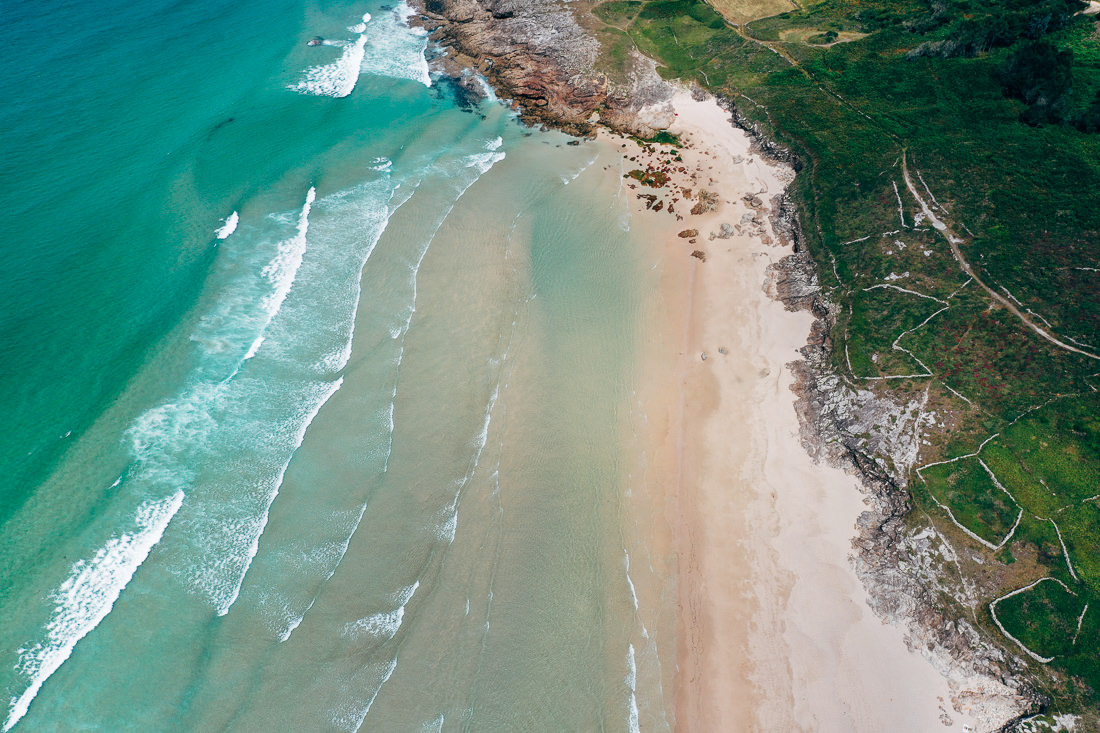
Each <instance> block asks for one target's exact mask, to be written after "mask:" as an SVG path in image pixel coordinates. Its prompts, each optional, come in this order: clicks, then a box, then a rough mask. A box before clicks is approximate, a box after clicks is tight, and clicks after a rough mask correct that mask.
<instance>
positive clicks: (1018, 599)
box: [994, 579, 1085, 658]
mask: <svg viewBox="0 0 1100 733" xmlns="http://www.w3.org/2000/svg"><path fill="white" fill-rule="evenodd" d="M1084 606H1085V603H1084V601H1082V600H1081V599H1080V598H1079V597H1078V596H1075V595H1073V594H1072V593H1071V592H1069V591H1067V590H1066V589H1065V588H1063V587H1062V585H1061V584H1060V583H1058V582H1056V581H1054V580H1049V579H1048V580H1045V581H1044V582H1041V583H1038V584H1036V585H1035V586H1033V587H1032V588H1030V589H1028V590H1026V591H1024V592H1023V593H1017V594H1016V595H1014V596H1011V597H1010V598H1005V599H1004V600H1001V601H999V602H998V603H997V604H996V606H995V611H994V613H996V618H997V620H999V621H1000V622H1001V625H1002V626H1004V628H1005V631H1007V632H1008V633H1009V634H1011V635H1012V636H1014V637H1015V638H1016V639H1017V640H1019V641H1020V642H1021V643H1022V644H1023V645H1024V646H1026V647H1027V648H1028V649H1030V650H1031V651H1032V652H1034V653H1036V654H1038V655H1039V656H1042V657H1046V658H1051V657H1060V656H1065V655H1066V654H1068V653H1071V652H1073V651H1074V644H1073V640H1074V637H1075V636H1076V634H1077V619H1078V618H1079V617H1080V615H1081V611H1082V610H1083V609H1084Z"/></svg>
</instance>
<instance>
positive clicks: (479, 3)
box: [415, 0, 673, 137]
mask: <svg viewBox="0 0 1100 733" xmlns="http://www.w3.org/2000/svg"><path fill="white" fill-rule="evenodd" d="M415 4H416V5H418V7H419V9H420V10H421V11H422V12H423V14H424V25H425V27H427V28H428V29H429V30H430V31H432V39H433V40H434V41H436V42H437V43H438V44H440V46H442V47H443V48H444V49H446V50H447V53H448V57H447V58H446V59H445V60H444V61H443V65H444V67H445V68H449V69H451V70H452V71H454V72H455V75H456V76H458V77H460V79H461V78H463V72H464V71H469V70H473V71H477V72H479V73H480V74H481V75H483V76H484V77H485V78H486V79H488V80H489V82H490V83H491V84H492V86H493V88H494V89H496V90H497V91H498V93H499V94H500V96H502V97H504V98H507V99H510V100H512V101H513V103H514V104H515V105H516V107H517V108H518V109H519V111H520V115H521V117H522V119H523V120H524V121H526V122H528V123H543V124H547V125H550V126H553V127H556V128H559V129H563V130H566V131H567V132H572V133H574V134H577V135H581V136H587V135H591V134H592V133H593V132H594V130H595V125H596V124H597V123H599V124H602V125H606V126H607V127H610V128H612V129H614V130H617V131H620V132H625V133H629V134H633V135H637V136H639V137H652V136H653V135H654V134H655V133H656V132H657V131H658V130H662V129H665V128H667V127H668V126H669V125H670V124H671V123H672V115H673V112H672V107H671V106H670V105H669V104H668V101H669V99H670V98H671V97H672V88H671V87H670V86H669V85H668V84H666V83H665V82H664V81H662V79H661V78H660V77H659V76H658V75H657V73H656V70H655V65H654V63H653V61H651V60H650V59H647V58H645V57H644V56H642V55H640V54H634V55H633V56H632V57H631V58H630V60H629V69H628V72H627V74H626V78H625V80H620V81H618V82H614V81H612V80H611V79H610V78H609V77H608V75H607V74H605V73H603V72H602V71H600V70H599V68H598V60H599V55H600V44H599V42H598V41H597V40H596V39H595V38H594V37H593V35H592V34H591V33H590V32H589V31H588V30H586V29H585V28H583V27H582V26H581V25H580V24H579V23H578V22H577V18H576V16H575V15H574V13H573V11H572V10H571V9H570V8H569V6H568V3H562V2H559V1H558V0H415ZM466 78H467V79H468V77H466Z"/></svg>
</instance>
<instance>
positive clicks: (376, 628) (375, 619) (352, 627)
mask: <svg viewBox="0 0 1100 733" xmlns="http://www.w3.org/2000/svg"><path fill="white" fill-rule="evenodd" d="M404 618H405V607H404V606H401V607H400V608H397V609H394V610H393V611H386V612H385V613H376V614H374V615H373V616H367V617H365V618H361V619H359V620H358V621H353V622H352V623H350V624H348V625H347V626H346V627H345V628H344V635H345V636H360V635H363V634H366V635H369V636H381V637H384V638H386V639H392V638H393V637H394V635H395V634H397V630H398V629H400V628H401V622H402V620H403V619H404Z"/></svg>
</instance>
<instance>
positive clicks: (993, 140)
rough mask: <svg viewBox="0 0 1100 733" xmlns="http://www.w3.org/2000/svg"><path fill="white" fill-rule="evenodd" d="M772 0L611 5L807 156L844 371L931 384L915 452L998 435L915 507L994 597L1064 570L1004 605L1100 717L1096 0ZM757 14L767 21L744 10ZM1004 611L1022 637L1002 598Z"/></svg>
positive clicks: (925, 456)
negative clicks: (804, 0) (934, 423)
mask: <svg viewBox="0 0 1100 733" xmlns="http://www.w3.org/2000/svg"><path fill="white" fill-rule="evenodd" d="M752 7H757V6H755V5H754V6H752ZM759 7H760V9H759V10H758V11H754V10H750V9H734V10H732V11H731V10H729V9H728V8H727V6H725V5H721V4H720V3H718V2H717V0H715V3H714V7H712V6H710V5H707V4H706V3H704V2H702V0H629V1H624V0H609V1H608V2H603V3H600V4H598V5H596V6H595V9H594V15H595V17H596V18H597V19H599V21H600V22H602V23H603V24H604V27H605V29H606V30H607V32H608V33H613V34H614V38H615V42H616V43H617V44H618V46H617V48H618V49H619V51H618V52H619V53H626V52H627V51H628V50H629V49H631V48H636V49H638V50H640V51H642V52H643V53H645V54H647V55H649V56H651V57H652V58H654V59H655V60H657V62H658V64H659V71H660V73H661V74H662V75H664V76H665V77H668V78H673V77H677V78H681V79H684V80H686V81H689V82H694V83H697V84H700V85H702V86H704V87H706V88H708V89H711V90H712V91H715V92H717V93H720V94H722V95H724V96H725V97H727V98H729V99H731V100H732V101H734V103H735V104H736V105H737V107H738V109H739V111H740V112H741V114H743V115H744V116H745V117H747V118H748V119H749V120H750V121H751V122H753V123H754V124H756V125H758V126H759V127H760V129H761V130H762V131H763V132H764V133H765V134H766V135H767V136H768V137H770V138H771V139H773V140H776V141H778V142H780V143H782V144H784V145H786V146H788V147H789V148H790V149H791V150H792V151H793V152H794V153H796V154H797V155H798V157H799V159H800V160H801V162H802V163H803V164H804V169H803V171H802V173H801V174H800V175H799V176H798V177H797V179H796V181H795V183H794V184H793V185H792V191H791V192H792V195H793V197H794V199H795V201H796V203H797V205H798V207H799V215H800V221H801V223H802V228H803V232H804V235H805V238H806V240H807V246H808V249H809V251H810V253H811V254H812V255H813V257H814V259H815V261H816V262H817V264H818V272H819V275H820V277H821V280H822V282H823V285H824V287H825V288H826V291H827V294H828V296H829V298H830V299H831V300H832V301H833V302H835V303H836V304H837V305H838V306H839V313H840V316H839V318H838V321H837V323H836V326H835V328H834V331H833V333H832V338H833V343H834V347H835V348H834V352H833V358H834V367H835V369H836V370H837V371H838V372H839V373H840V374H841V375H842V376H845V377H846V378H847V379H848V380H849V381H850V382H851V383H852V384H854V385H857V386H858V387H860V388H866V389H873V390H876V391H878V392H880V393H883V394H893V395H896V396H901V397H903V398H905V397H909V396H913V395H917V394H923V393H925V390H927V395H928V405H929V406H930V409H932V410H933V411H934V412H935V414H936V415H937V418H938V419H939V421H940V422H941V423H943V424H944V425H947V426H949V428H945V429H943V430H940V431H936V432H932V433H930V434H929V435H927V436H925V438H926V439H927V441H928V444H927V445H925V446H924V448H923V450H922V453H921V456H920V459H919V461H918V465H920V464H929V463H935V462H938V461H945V460H950V459H953V458H956V457H959V456H965V455H968V454H973V453H977V451H978V448H979V446H982V450H981V452H980V454H978V455H977V456H975V457H973V458H966V459H960V460H959V461H955V462H954V463H951V464H944V466H942V467H930V468H927V469H923V470H922V471H921V475H923V479H922V478H921V475H918V474H916V473H915V472H914V473H913V474H912V475H911V486H912V489H913V495H914V502H915V504H916V507H917V509H918V510H920V511H918V512H914V513H913V515H912V521H913V522H914V523H919V522H922V521H932V522H933V523H935V524H936V525H937V528H938V529H940V530H941V531H942V532H943V533H944V534H945V535H946V536H948V537H950V538H951V540H952V542H957V543H959V545H960V546H961V547H964V548H965V549H966V552H967V553H968V554H969V555H971V556H973V557H978V558H981V562H980V563H973V564H972V568H973V570H972V571H971V572H974V573H975V574H976V575H975V577H974V580H975V582H976V587H977V588H979V590H980V593H981V594H982V595H983V598H984V601H985V603H986V604H989V603H991V602H993V601H994V600H996V599H998V598H1002V597H1003V596H1005V595H1006V594H1009V593H1011V592H1013V591H1015V590H1018V589H1020V588H1022V587H1025V586H1027V585H1028V584H1029V583H1032V582H1034V581H1036V580H1038V579H1040V578H1042V577H1050V578H1053V579H1056V580H1057V581H1060V582H1061V583H1064V584H1065V588H1063V587H1062V586H1061V585H1059V584H1058V583H1056V582H1054V581H1053V580H1051V581H1044V582H1041V583H1039V584H1038V585H1037V586H1034V587H1033V588H1031V589H1029V590H1028V591H1026V592H1023V593H1020V594H1018V595H1014V596H1011V597H1009V598H1006V599H1004V600H1002V601H1000V602H998V604H997V608H998V610H997V615H998V616H997V617H998V619H999V620H1000V621H1001V623H1002V624H1003V625H1004V628H1005V629H1006V630H1007V631H1008V633H1009V634H1011V635H1012V636H1014V637H1016V638H1017V639H1018V640H1020V641H1022V642H1023V643H1024V644H1025V645H1028V646H1030V645H1032V644H1034V645H1035V647H1036V650H1035V651H1036V654H1038V656H1040V657H1042V658H1044V659H1045V658H1050V657H1053V659H1052V661H1050V662H1049V663H1047V662H1037V661H1034V660H1033V659H1032V660H1031V661H1029V663H1033V664H1035V665H1037V666H1042V668H1043V669H1044V674H1043V675H1039V676H1037V677H1036V679H1037V680H1040V679H1041V680H1042V681H1041V682H1039V683H1038V684H1040V686H1041V687H1042V688H1043V689H1044V690H1045V691H1046V692H1047V693H1048V694H1050V695H1051V696H1052V698H1053V700H1054V704H1055V705H1062V706H1065V707H1067V709H1070V708H1075V709H1088V710H1091V711H1092V713H1093V714H1095V713H1096V712H1097V711H1098V710H1100V692H1098V691H1100V662H1098V661H1097V660H1096V659H1093V657H1095V656H1096V655H1095V654H1093V653H1092V652H1091V650H1093V649H1096V648H1100V499H1098V498H1097V497H1096V496H1095V495H1096V494H1100V399H1098V393H1097V391H1096V390H1097V389H1100V359H1097V358H1094V356H1093V355H1097V356H1100V134H1098V133H1096V132H1089V131H1088V130H1090V129H1091V128H1090V124H1091V123H1090V122H1089V121H1090V120H1091V119H1092V118H1091V117H1089V115H1090V114H1091V113H1090V110H1093V109H1095V110H1096V113H1097V115H1098V119H1100V97H1098V96H1097V93H1098V92H1100V31H1098V28H1097V23H1096V20H1095V19H1094V18H1093V17H1089V16H1080V15H1075V14H1074V13H1075V11H1076V10H1077V9H1078V7H1080V6H1079V4H1075V0H1036V2H1033V3H1029V4H1019V3H1013V2H1008V0H990V1H989V2H985V3H982V4H978V3H974V2H973V1H972V0H934V1H929V2H925V1H924V0H889V1H887V0H823V1H822V2H817V3H813V4H805V5H803V6H802V7H798V8H794V9H792V10H790V11H789V12H782V13H779V14H772V15H771V16H770V17H759V16H763V15H764V14H765V12H766V9H765V8H764V7H763V6H759ZM715 8H717V9H718V10H721V11H722V12H721V13H719V12H717V11H716V10H715ZM752 12H756V13H757V16H758V18H759V19H757V20H754V21H752V22H747V23H744V19H743V18H742V17H741V16H740V15H738V13H744V14H745V18H747V17H748V15H749V14H751V13H752ZM772 12H773V13H774V11H772ZM723 15H724V16H725V17H723ZM727 21H733V22H734V23H736V24H737V25H736V27H734V25H731V23H730V22H727ZM742 23H744V25H742ZM837 41H844V42H837ZM906 171H907V172H908V174H909V181H908V182H907V180H906ZM910 183H911V184H912V190H911V189H910V187H909V184H910ZM914 191H915V193H914ZM918 197H919V199H921V200H918ZM921 201H923V202H924V204H925V205H927V206H929V207H930V208H931V209H932V210H933V211H934V212H935V213H936V215H937V216H938V217H939V218H941V219H943V221H945V222H946V224H947V226H948V231H950V232H953V233H954V234H953V236H954V239H955V242H954V246H953V245H952V243H950V242H949V241H948V240H947V238H946V237H945V236H944V235H943V234H942V233H941V232H939V231H937V230H936V229H935V228H933V227H932V226H930V222H929V221H928V220H927V218H926V217H924V216H923V214H922V207H921ZM956 249H957V251H954V250H956ZM960 258H961V259H960ZM963 262H965V263H967V267H969V268H970V272H968V271H967V270H966V269H965V268H964V266H963ZM971 273H972V274H971ZM1078 352H1085V353H1078ZM906 375H908V376H909V378H907V379H891V380H887V379H882V377H887V376H892V377H897V376H906ZM992 436H996V437H995V438H993V439H992V440H987V439H989V438H991V437H992ZM852 446H853V449H856V450H858V446H859V441H858V440H856V439H855V438H854V437H853V441H852ZM979 459H980V462H979ZM983 464H984V466H983ZM986 468H988V471H987V470H986ZM1001 487H1003V489H1002V488H1001ZM945 508H950V510H951V513H950V515H949V514H948V512H947V511H946V509H945ZM952 515H953V516H954V521H952ZM925 517H927V518H928V520H926V519H925ZM1017 519H1019V520H1020V521H1019V524H1018V526H1016V528H1015V530H1014V532H1013V534H1012V537H1011V539H1010V540H1009V541H1008V542H1007V543H1005V544H1004V546H1003V547H998V545H999V544H1000V543H1001V542H1002V540H1003V538H1004V537H1005V535H1006V534H1008V533H1009V532H1010V531H1012V527H1013V524H1014V523H1015V522H1016V520H1017ZM960 526H961V527H965V528H966V532H964V531H963V530H962V529H960ZM967 532H969V533H970V534H967ZM971 534H972V535H975V536H977V537H978V538H980V540H979V539H974V538H973V537H972V536H971ZM985 543H988V544H989V545H992V546H993V547H992V548H991V547H989V546H987V544H985ZM1067 558H1068V559H1067ZM1067 589H1068V590H1067ZM1086 603H1088V604H1090V608H1092V609H1093V610H1090V611H1089V612H1088V613H1086V614H1085V616H1084V617H1083V618H1081V620H1080V630H1079V631H1078V629H1077V625H1078V619H1079V615H1080V612H1081V610H1082V609H1083V608H1084V604H1086ZM1071 616H1072V618H1070V617H1071ZM984 623H985V624H986V627H987V630H988V631H989V632H990V633H991V634H993V635H1001V632H1000V630H999V629H998V628H997V626H996V624H995V623H994V619H993V617H992V615H991V614H989V615H988V618H986V619H984ZM1070 626H1072V627H1073V628H1072V629H1071V628H1070ZM1001 638H1002V641H1003V643H1004V644H1005V648H1006V649H1008V650H1009V651H1012V652H1013V653H1018V651H1019V650H1018V649H1017V647H1016V646H1015V643H1014V642H1012V641H1011V640H1009V639H1007V638H1005V637H1004V636H1001ZM1029 659H1031V658H1030V657H1029ZM1047 673H1049V674H1047Z"/></svg>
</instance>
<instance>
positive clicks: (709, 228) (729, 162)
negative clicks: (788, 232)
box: [609, 92, 973, 731]
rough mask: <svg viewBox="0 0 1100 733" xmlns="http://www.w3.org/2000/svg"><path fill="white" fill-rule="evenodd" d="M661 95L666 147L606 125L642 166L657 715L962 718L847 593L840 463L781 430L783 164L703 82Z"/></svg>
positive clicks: (833, 724) (735, 723)
mask: <svg viewBox="0 0 1100 733" xmlns="http://www.w3.org/2000/svg"><path fill="white" fill-rule="evenodd" d="M674 105H675V108H676V112H677V122H676V125H675V126H674V127H673V128H672V129H671V132H673V133H675V134H676V135H678V136H679V137H680V140H681V142H682V143H683V145H682V146H681V147H678V148H676V150H677V151H678V154H679V160H677V159H676V157H675V154H670V152H669V151H670V149H669V148H668V147H667V146H655V147H654V148H649V149H648V150H647V149H643V148H641V147H640V146H639V145H638V144H637V143H635V142H632V141H625V140H621V139H618V138H609V140H610V141H611V142H613V143H614V144H615V145H616V147H619V148H620V149H621V151H622V153H623V155H624V170H625V171H627V172H628V175H629V171H632V170H636V171H642V172H643V173H642V174H638V173H636V174H635V175H634V177H633V178H626V179H624V181H626V182H627V185H628V186H629V187H630V188H629V191H630V192H631V194H633V196H632V197H633V198H634V200H635V201H636V204H637V210H638V213H637V214H636V216H635V220H634V221H635V227H637V226H639V225H645V226H646V227H651V228H652V233H653V237H654V241H655V242H657V243H658V244H655V246H659V247H661V248H662V253H661V255H660V260H661V267H662V275H661V292H660V294H659V295H658V296H657V297H658V310H659V311H660V312H661V313H662V314H663V315H662V317H661V318H660V319H658V321H659V322H658V323H656V324H655V328H657V329H664V330H663V332H662V334H660V335H657V336H655V337H654V338H653V339H652V340H651V343H650V345H649V348H648V352H647V354H646V359H647V365H646V366H645V368H644V373H645V375H646V376H645V380H646V381H645V383H646V385H647V387H646V389H645V391H644V393H643V395H642V397H643V399H644V400H645V410H646V413H647V425H648V429H647V430H648V434H647V435H646V436H644V439H645V441H646V442H648V444H649V445H648V453H649V455H650V456H651V458H650V464H649V465H650V475H649V477H648V482H649V483H650V484H653V485H659V486H660V487H661V490H662V491H663V492H664V496H665V501H664V506H665V511H666V515H667V516H666V519H667V522H668V525H669V528H670V529H669V536H670V540H669V541H670V542H671V543H672V544H673V545H674V547H675V557H676V560H675V564H676V575H677V590H676V594H677V596H678V603H677V605H678V614H679V616H678V620H677V626H678V629H677V633H676V637H677V639H676V665H675V666H676V669H675V673H672V672H668V673H667V674H668V676H669V677H670V678H671V679H670V684H672V685H673V687H674V689H675V693H674V697H675V716H676V720H675V727H676V729H678V730H683V731H795V730H798V731H879V730H893V731H934V730H938V729H940V728H942V727H944V726H945V725H950V724H952V723H953V724H954V726H957V727H954V730H969V729H972V728H970V726H971V725H973V721H970V720H967V719H966V718H964V716H962V715H960V714H959V713H957V712H956V711H955V710H954V709H952V706H951V703H950V690H949V687H948V684H947V681H946V680H945V679H944V678H942V677H941V676H940V675H939V673H938V672H937V671H936V670H935V669H934V668H933V667H932V665H931V664H930V663H929V662H928V661H926V660H925V659H923V658H922V657H921V656H920V655H919V654H917V653H915V652H911V651H909V650H908V648H907V647H906V644H905V639H904V632H903V631H902V630H901V629H898V628H894V627H891V626H887V625H884V624H883V623H882V622H880V621H879V619H877V618H876V617H875V616H874V615H873V614H872V612H871V610H870V609H869V607H868V606H867V603H866V596H865V591H864V589H863V586H862V585H861V584H860V582H859V580H858V579H857V577H856V575H855V572H854V570H853V568H852V566H851V564H850V562H849V555H850V553H851V538H852V537H853V536H854V534H855V529H854V525H855V522H856V518H857V517H858V515H859V513H860V512H861V511H862V510H863V508H864V506H863V503H862V495H861V494H860V491H859V488H858V485H857V480H856V479H855V478H854V477H852V476H849V475H846V474H845V473H844V472H843V471H841V470H840V469H836V468H832V467H829V466H825V465H816V464H814V462H813V461H812V460H811V459H810V457H809V456H808V454H807V453H806V452H805V451H804V450H803V448H802V446H801V443H800V441H799V424H798V418H797V416H796V414H795V410H794V401H795V395H794V394H793V392H792V391H791V389H790V387H791V384H792V375H791V372H790V370H789V369H788V368H787V367H786V365H787V363H789V362H791V361H794V360H796V359H798V358H799V355H798V351H797V350H798V349H799V348H800V347H801V346H803V345H804V344H805V342H806V337H807V335H808V333H809V330H810V325H811V316H810V315H809V314H808V313H804V312H802V313H790V312H788V311H786V310H785V308H784V307H783V305H782V304H781V303H779V302H778V301H775V300H772V299H771V298H770V297H769V296H768V295H767V294H766V292H765V280H766V269H767V267H768V265H769V264H771V263H773V262H776V261H778V260H779V259H781V258H782V257H784V256H785V255H787V254H789V248H787V247H785V246H783V245H782V244H781V242H780V238H779V237H778V236H777V235H776V233H775V232H774V231H773V229H772V226H771V223H770V221H769V214H770V211H771V206H772V199H773V197H775V196H776V195H777V194H779V193H780V192H781V191H782V190H783V187H784V186H785V184H786V183H787V182H789V181H790V180H791V179H792V177H793V172H792V171H790V170H789V169H787V168H785V167H781V166H777V165H775V164H773V163H771V162H769V161H767V160H765V159H764V158H762V157H761V156H760V155H758V154H755V153H754V152H753V151H752V150H751V143H750V139H749V138H748V136H747V135H746V134H745V133H744V132H743V131H741V130H739V129H736V128H734V127H733V126H732V125H731V123H730V119H729V114H728V113H726V112H725V111H724V110H722V109H721V108H720V107H719V106H718V105H717V104H716V103H715V102H714V101H713V100H709V101H696V100H693V99H692V97H691V95H690V94H688V93H686V92H684V93H681V94H679V95H678V96H677V97H676V98H675V99H674ZM666 171H667V180H665V179H664V175H665V172H666ZM639 179H641V180H639ZM647 183H648V184H650V185H646V184H647ZM653 184H656V185H653ZM685 189H686V191H685ZM700 189H706V190H707V191H708V192H712V194H713V195H711V196H710V197H708V198H709V200H710V207H699V208H697V209H696V210H697V211H699V210H700V209H702V208H713V210H711V211H706V212H701V213H697V214H692V213H690V211H691V209H692V207H693V205H694V204H696V203H698V201H699V191H700ZM670 204H671V205H672V207H674V208H673V211H672V213H671V214H670V212H669V209H670ZM723 225H727V226H725V228H724V229H725V231H724V232H723ZM692 230H696V231H694V232H693V231H692ZM713 235H722V236H713ZM667 664H668V662H667V660H666V665H667Z"/></svg>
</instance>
